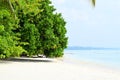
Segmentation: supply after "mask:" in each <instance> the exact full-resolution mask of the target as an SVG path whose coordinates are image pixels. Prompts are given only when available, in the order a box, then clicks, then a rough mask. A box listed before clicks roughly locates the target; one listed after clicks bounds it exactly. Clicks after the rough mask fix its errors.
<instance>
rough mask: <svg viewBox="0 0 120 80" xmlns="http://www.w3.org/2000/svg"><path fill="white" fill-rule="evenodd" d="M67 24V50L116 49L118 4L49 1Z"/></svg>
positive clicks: (119, 17) (100, 0)
mask: <svg viewBox="0 0 120 80" xmlns="http://www.w3.org/2000/svg"><path fill="white" fill-rule="evenodd" d="M51 1H52V3H53V5H54V7H55V8H56V9H57V12H59V13H62V16H63V18H64V19H65V21H66V22H67V24H66V29H67V34H66V36H68V38H69V41H68V46H83V47H86V46H89V47H106V48H108V47H109V48H120V0H96V6H95V8H94V7H93V6H92V5H91V2H90V0H51Z"/></svg>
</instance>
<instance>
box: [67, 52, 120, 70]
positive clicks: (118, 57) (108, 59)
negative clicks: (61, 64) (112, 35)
mask: <svg viewBox="0 0 120 80" xmlns="http://www.w3.org/2000/svg"><path fill="white" fill-rule="evenodd" d="M65 56H69V57H70V58H74V59H77V60H82V61H86V62H92V63H97V64H102V65H106V66H110V67H114V68H118V69H120V50H65Z"/></svg>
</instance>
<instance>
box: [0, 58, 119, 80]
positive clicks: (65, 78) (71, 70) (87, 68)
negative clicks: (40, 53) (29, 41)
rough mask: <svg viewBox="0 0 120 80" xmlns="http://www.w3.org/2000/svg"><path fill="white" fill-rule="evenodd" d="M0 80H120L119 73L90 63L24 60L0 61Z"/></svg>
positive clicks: (40, 59)
mask: <svg viewBox="0 0 120 80" xmlns="http://www.w3.org/2000/svg"><path fill="white" fill-rule="evenodd" d="M73 62H74V61H73ZM0 80H120V72H119V71H117V70H112V69H108V68H105V67H103V66H99V65H95V64H92V63H89V64H88V63H84V62H77V63H75V64H73V63H70V62H66V61H62V60H58V59H48V58H31V59H27V58H24V59H21V60H19V59H17V60H15V59H13V60H9V61H0Z"/></svg>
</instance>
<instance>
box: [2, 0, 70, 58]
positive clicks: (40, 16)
mask: <svg viewBox="0 0 120 80" xmlns="http://www.w3.org/2000/svg"><path fill="white" fill-rule="evenodd" d="M65 25H66V22H65V20H64V18H63V17H62V15H61V13H57V12H56V9H55V8H54V6H53V5H52V2H51V1H50V0H0V58H9V57H20V56H21V55H25V56H29V57H32V56H33V55H39V54H42V55H45V56H46V57H61V56H63V51H64V49H65V48H66V47H67V42H68V38H67V37H66V32H67V31H66V28H65Z"/></svg>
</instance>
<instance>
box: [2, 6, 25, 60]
mask: <svg viewBox="0 0 120 80" xmlns="http://www.w3.org/2000/svg"><path fill="white" fill-rule="evenodd" d="M15 29H17V20H14V18H13V17H12V16H11V13H10V11H9V10H8V9H7V8H5V7H4V6H3V7H2V8H0V58H8V57H11V56H19V55H20V54H21V53H22V52H25V50H24V49H23V48H22V47H21V46H19V44H18V39H19V38H18V37H17V34H16V33H14V32H13V30H15Z"/></svg>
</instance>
